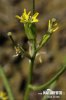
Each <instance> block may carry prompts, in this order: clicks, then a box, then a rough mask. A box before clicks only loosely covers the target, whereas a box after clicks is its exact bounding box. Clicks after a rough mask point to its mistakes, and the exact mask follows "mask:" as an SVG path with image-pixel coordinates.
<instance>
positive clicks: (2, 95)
mask: <svg viewBox="0 0 66 100" xmlns="http://www.w3.org/2000/svg"><path fill="white" fill-rule="evenodd" d="M0 100H8V97H7V96H6V93H4V92H0Z"/></svg>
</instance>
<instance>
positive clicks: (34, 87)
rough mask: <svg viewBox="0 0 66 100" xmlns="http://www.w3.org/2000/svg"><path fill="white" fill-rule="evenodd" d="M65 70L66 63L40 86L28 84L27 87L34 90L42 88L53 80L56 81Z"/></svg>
mask: <svg viewBox="0 0 66 100" xmlns="http://www.w3.org/2000/svg"><path fill="white" fill-rule="evenodd" d="M65 71H66V65H63V66H62V68H61V69H60V70H59V71H58V73H57V74H56V75H55V76H54V77H53V78H51V79H50V80H49V81H48V82H47V83H45V84H43V85H40V86H33V85H29V88H30V89H31V90H34V91H38V90H44V89H46V88H47V87H48V86H49V85H51V84H52V83H53V82H54V81H56V80H57V79H58V78H59V77H60V76H61V75H62V74H63V73H64V72H65Z"/></svg>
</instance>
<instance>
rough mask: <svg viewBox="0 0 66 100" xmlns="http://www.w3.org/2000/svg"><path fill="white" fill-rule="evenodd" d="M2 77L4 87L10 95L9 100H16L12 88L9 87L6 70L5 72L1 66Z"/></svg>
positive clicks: (0, 73) (0, 74)
mask: <svg viewBox="0 0 66 100" xmlns="http://www.w3.org/2000/svg"><path fill="white" fill-rule="evenodd" d="M0 76H1V77H2V80H3V83H4V86H5V88H6V91H7V93H8V97H9V100H15V99H14V96H13V93H12V91H11V87H10V85H9V82H8V80H7V78H6V75H5V72H4V70H3V68H2V67H1V66H0Z"/></svg>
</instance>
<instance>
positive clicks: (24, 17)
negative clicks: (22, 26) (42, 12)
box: [16, 9, 39, 23]
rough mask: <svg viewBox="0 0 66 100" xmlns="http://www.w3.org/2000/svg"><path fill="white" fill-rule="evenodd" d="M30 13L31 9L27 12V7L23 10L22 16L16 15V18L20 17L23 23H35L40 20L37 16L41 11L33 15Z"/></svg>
mask: <svg viewBox="0 0 66 100" xmlns="http://www.w3.org/2000/svg"><path fill="white" fill-rule="evenodd" d="M30 14H31V11H30V12H28V13H27V12H26V9H24V12H23V14H22V16H18V15H16V18H18V19H19V20H20V22H21V23H35V22H38V19H37V16H38V15H39V13H38V12H36V13H35V14H34V15H33V16H30Z"/></svg>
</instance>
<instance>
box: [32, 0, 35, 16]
mask: <svg viewBox="0 0 66 100" xmlns="http://www.w3.org/2000/svg"><path fill="white" fill-rule="evenodd" d="M32 12H33V14H34V13H35V0H32Z"/></svg>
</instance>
